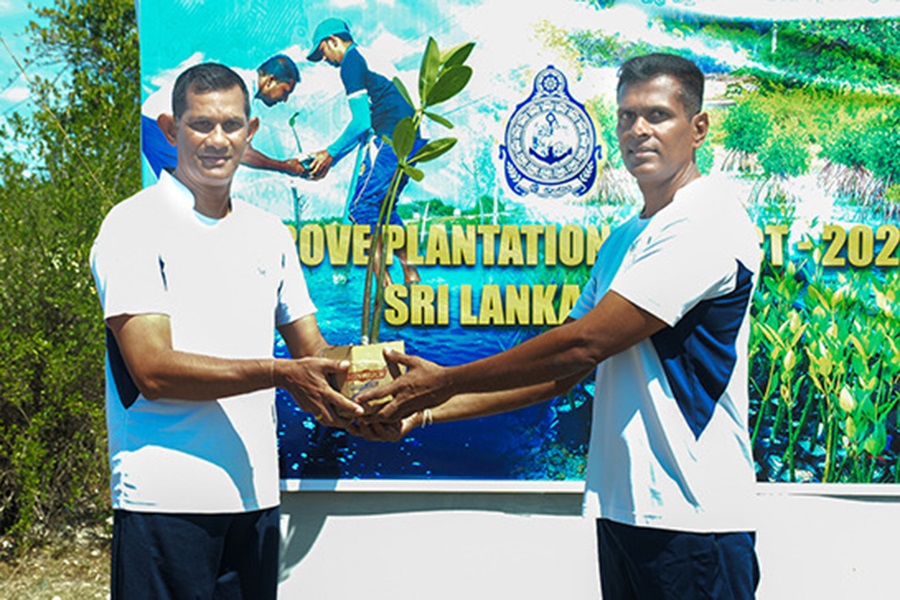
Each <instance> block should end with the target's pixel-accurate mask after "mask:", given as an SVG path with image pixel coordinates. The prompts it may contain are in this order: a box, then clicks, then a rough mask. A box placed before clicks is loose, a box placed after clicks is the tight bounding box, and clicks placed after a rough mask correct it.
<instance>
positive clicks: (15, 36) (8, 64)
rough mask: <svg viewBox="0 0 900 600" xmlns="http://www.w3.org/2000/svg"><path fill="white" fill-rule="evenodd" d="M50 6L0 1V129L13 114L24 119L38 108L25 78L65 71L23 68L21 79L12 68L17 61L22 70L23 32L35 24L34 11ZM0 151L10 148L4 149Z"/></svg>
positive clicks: (44, 0) (49, 0)
mask: <svg viewBox="0 0 900 600" xmlns="http://www.w3.org/2000/svg"><path fill="white" fill-rule="evenodd" d="M52 5H53V0H31V1H27V0H0V37H2V38H3V42H4V44H0V128H4V127H6V121H7V119H8V118H9V117H10V116H11V115H12V114H13V113H16V112H18V113H19V114H21V115H23V116H26V115H30V114H32V113H33V112H34V111H35V110H37V109H38V108H39V107H38V105H37V104H36V103H35V102H34V100H33V99H32V98H31V97H30V95H29V93H28V85H27V83H26V79H25V75H27V76H28V77H33V76H34V75H42V76H44V77H53V76H54V75H56V74H57V73H60V72H61V71H62V70H63V69H64V68H65V66H64V65H53V66H49V67H48V66H43V65H31V66H28V67H26V71H25V75H23V74H22V72H21V71H20V69H19V66H17V65H16V61H18V63H19V65H21V66H22V67H25V62H26V58H27V50H26V49H27V47H28V45H29V43H30V39H29V37H28V35H27V34H26V28H27V26H28V23H29V22H30V21H37V20H38V16H37V15H36V14H35V9H38V8H44V7H48V6H52ZM3 149H4V150H10V149H13V148H9V147H7V146H4V147H3ZM13 150H15V149H13ZM18 150H19V151H22V150H24V149H22V148H20V149H18Z"/></svg>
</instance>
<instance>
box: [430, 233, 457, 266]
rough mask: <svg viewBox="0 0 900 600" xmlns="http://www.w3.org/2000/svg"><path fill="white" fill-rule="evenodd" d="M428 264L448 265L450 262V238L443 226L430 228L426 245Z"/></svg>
mask: <svg viewBox="0 0 900 600" xmlns="http://www.w3.org/2000/svg"><path fill="white" fill-rule="evenodd" d="M425 264H426V265H447V264H452V263H451V262H450V240H449V239H447V230H446V229H444V228H443V227H436V226H431V227H430V228H429V229H428V243H427V244H426V247H425Z"/></svg>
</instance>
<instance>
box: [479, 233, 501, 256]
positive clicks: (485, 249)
mask: <svg viewBox="0 0 900 600" xmlns="http://www.w3.org/2000/svg"><path fill="white" fill-rule="evenodd" d="M478 233H479V234H480V235H481V237H482V240H481V264H483V265H486V266H492V265H493V264H494V238H495V237H496V235H497V234H498V233H500V226H499V225H479V226H478Z"/></svg>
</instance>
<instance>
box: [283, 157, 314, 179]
mask: <svg viewBox="0 0 900 600" xmlns="http://www.w3.org/2000/svg"><path fill="white" fill-rule="evenodd" d="M282 172H283V173H285V174H287V175H292V176H294V177H309V172H308V171H307V170H306V167H304V166H303V163H302V162H301V161H300V159H299V158H289V159H287V160H286V161H284V168H283V169H282Z"/></svg>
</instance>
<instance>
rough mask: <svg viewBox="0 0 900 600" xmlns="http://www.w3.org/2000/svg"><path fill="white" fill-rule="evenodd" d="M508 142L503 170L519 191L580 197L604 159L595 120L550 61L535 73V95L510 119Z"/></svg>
mask: <svg viewBox="0 0 900 600" xmlns="http://www.w3.org/2000/svg"><path fill="white" fill-rule="evenodd" d="M504 142H505V143H504V144H501V145H500V159H501V160H503V172H504V173H505V175H506V182H507V184H508V185H509V187H510V189H511V190H512V191H513V192H515V193H516V194H518V195H519V196H525V195H527V194H531V193H533V194H536V195H538V196H541V197H559V196H565V195H567V194H573V195H575V196H581V195H583V194H585V193H586V192H587V191H588V190H589V189H590V188H591V186H592V185H593V184H594V181H595V179H596V178H597V170H598V160H601V159H602V158H603V149H602V147H601V146H600V145H599V144H597V134H596V131H595V130H594V123H593V121H591V118H590V116H589V115H588V113H587V111H586V110H585V109H584V105H583V104H580V103H579V102H578V101H576V100H575V99H574V98H573V97H572V96H571V94H569V84H568V82H567V80H566V76H565V75H563V73H562V71H560V70H559V69H555V68H554V67H553V66H552V65H550V66H548V67H547V68H546V69H543V70H542V71H541V72H540V73H538V74H537V76H536V77H535V78H534V89H533V90H532V92H531V95H530V96H528V98H527V99H526V100H525V101H524V102H522V103H521V104H519V105H518V106H517V107H516V110H515V111H514V112H513V114H512V116H511V117H510V119H509V121H508V122H507V124H506V135H505V136H504Z"/></svg>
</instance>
